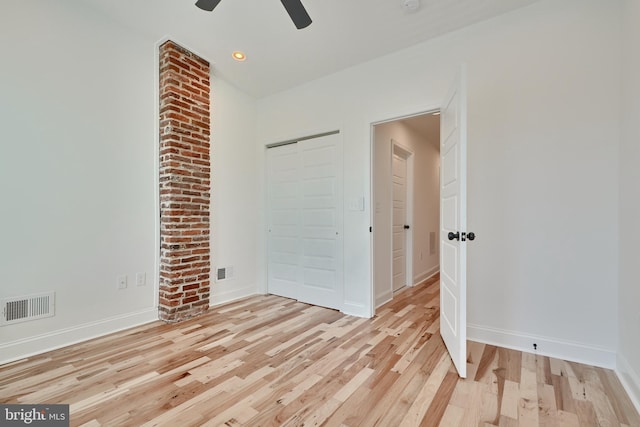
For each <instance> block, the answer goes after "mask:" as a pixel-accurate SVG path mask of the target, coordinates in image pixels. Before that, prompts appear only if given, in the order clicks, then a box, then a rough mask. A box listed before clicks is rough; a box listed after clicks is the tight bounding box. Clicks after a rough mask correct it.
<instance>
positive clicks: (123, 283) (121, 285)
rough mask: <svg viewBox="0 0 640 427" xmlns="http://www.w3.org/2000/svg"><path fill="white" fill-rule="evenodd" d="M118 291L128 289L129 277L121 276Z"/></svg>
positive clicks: (118, 279) (118, 281)
mask: <svg viewBox="0 0 640 427" xmlns="http://www.w3.org/2000/svg"><path fill="white" fill-rule="evenodd" d="M116 280H117V283H118V289H127V276H125V275H120V276H118V277H117V279H116Z"/></svg>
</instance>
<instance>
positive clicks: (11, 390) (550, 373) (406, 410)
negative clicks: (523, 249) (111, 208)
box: [0, 278, 640, 427]
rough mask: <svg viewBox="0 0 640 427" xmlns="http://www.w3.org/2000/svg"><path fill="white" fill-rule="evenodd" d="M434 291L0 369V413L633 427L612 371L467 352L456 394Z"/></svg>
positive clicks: (247, 306)
mask: <svg viewBox="0 0 640 427" xmlns="http://www.w3.org/2000/svg"><path fill="white" fill-rule="evenodd" d="M438 290H439V283H438V281H437V278H434V279H431V280H429V281H427V282H426V283H425V284H423V285H420V286H418V287H415V288H411V289H407V290H406V291H404V292H402V293H401V294H400V295H398V296H397V297H396V298H395V299H394V300H393V301H392V302H390V303H388V304H386V305H385V306H383V307H381V308H380V309H379V310H378V314H377V315H376V317H375V318H373V319H360V318H355V317H349V316H345V315H343V314H341V313H339V312H337V311H334V310H329V309H324V308H320V307H314V306H309V305H306V304H302V303H299V302H296V301H292V300H288V299H285V298H280V297H276V296H256V297H251V298H248V299H244V300H241V301H238V302H234V303H231V304H227V305H224V306H219V307H215V308H213V309H211V310H210V312H209V313H208V314H206V315H204V316H202V317H199V318H196V319H192V320H189V321H185V322H183V323H180V324H174V325H167V324H164V323H161V322H155V323H152V324H149V325H145V326H142V327H138V328H134V329H130V330H128V331H124V332H121V333H117V334H113V335H109V336H106V337H103V338H99V339H95V340H92V341H89V342H85V343H82V344H78V345H74V346H71V347H67V348H64V349H61V350H56V351H53V352H50V353H46V354H43V355H40V356H37V357H32V358H29V359H25V360H21V361H18V362H15V363H12V364H8V365H4V366H1V367H0V402H3V403H50V404H54V403H67V404H70V405H71V425H73V426H79V425H85V426H100V425H103V426H142V425H144V426H154V425H158V426H177V427H184V426H200V425H207V426H241V425H245V426H279V425H291V426H303V425H304V426H311V425H314V426H315V425H325V426H375V425H377V426H393V427H395V426H418V425H423V426H463V427H475V426H480V427H489V426H506V427H512V426H522V427H524V426H603V427H604V426H606V427H610V426H640V416H639V415H638V413H637V412H636V411H635V409H634V408H633V405H632V403H631V401H630V400H629V398H628V397H627V395H626V394H625V392H624V390H623V389H622V386H621V385H620V383H619V381H618V379H617V377H616V376H615V374H614V373H613V372H612V371H610V370H606V369H600V368H594V367H590V366H586V365H581V364H578V363H572V362H566V361H562V360H557V359H552V358H548V357H542V356H537V355H535V354H529V353H521V352H519V351H513V350H507V349H503V348H496V347H493V346H489V345H483V344H478V343H473V342H470V343H469V360H468V364H469V369H468V374H469V378H468V379H466V380H461V379H459V378H458V376H457V374H456V372H455V369H454V368H453V366H452V364H451V360H450V359H449V357H448V355H447V353H446V350H445V348H444V344H443V343H442V339H441V338H440V335H439V333H438V328H439V323H438V322H439V309H438Z"/></svg>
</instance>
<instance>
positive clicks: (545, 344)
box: [467, 324, 616, 369]
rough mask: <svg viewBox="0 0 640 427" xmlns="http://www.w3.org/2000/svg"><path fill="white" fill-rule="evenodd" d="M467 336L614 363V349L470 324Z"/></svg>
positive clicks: (548, 353) (603, 364) (603, 363)
mask: <svg viewBox="0 0 640 427" xmlns="http://www.w3.org/2000/svg"><path fill="white" fill-rule="evenodd" d="M467 339H469V340H471V341H477V342H480V343H484V344H490V345H495V346H499V347H505V348H510V349H513V350H519V351H524V352H527V353H536V354H540V355H542V356H549V357H554V358H557V359H563V360H569V361H572V362H578V363H585V364H588V365H593V366H599V367H602V368H608V369H614V368H615V366H616V352H615V351H613V350H611V349H607V348H603V347H597V346H592V345H587V344H582V343H576V342H570V341H561V340H558V339H556V338H549V337H541V336H536V335H529V334H523V333H519V332H516V331H507V330H502V329H496V328H490V327H485V326H480V325H471V324H469V325H467ZM534 343H535V344H537V350H534V349H533V344H534Z"/></svg>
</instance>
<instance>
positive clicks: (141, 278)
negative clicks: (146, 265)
mask: <svg viewBox="0 0 640 427" xmlns="http://www.w3.org/2000/svg"><path fill="white" fill-rule="evenodd" d="M146 284H147V275H146V273H136V286H144V285H146Z"/></svg>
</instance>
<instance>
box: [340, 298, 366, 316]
mask: <svg viewBox="0 0 640 427" xmlns="http://www.w3.org/2000/svg"><path fill="white" fill-rule="evenodd" d="M341 311H342V312H343V313H344V314H346V315H349V316H356V317H366V318H369V317H371V316H369V313H367V310H366V307H365V306H364V305H363V304H360V303H357V302H351V301H345V302H344V304H343V305H342V310H341Z"/></svg>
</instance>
